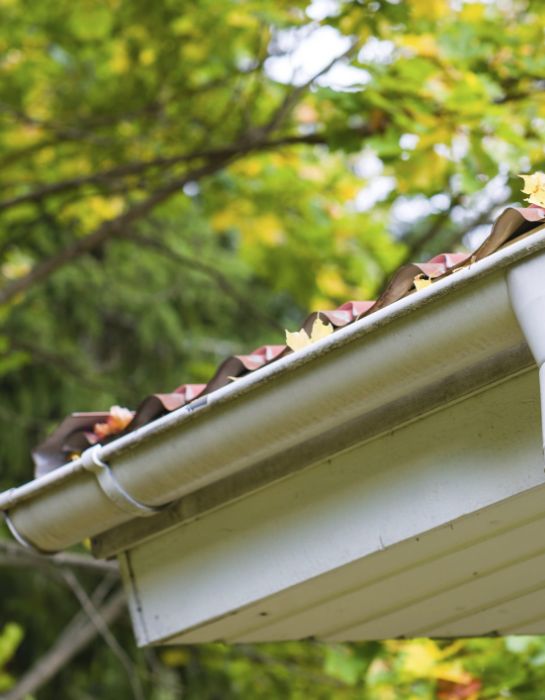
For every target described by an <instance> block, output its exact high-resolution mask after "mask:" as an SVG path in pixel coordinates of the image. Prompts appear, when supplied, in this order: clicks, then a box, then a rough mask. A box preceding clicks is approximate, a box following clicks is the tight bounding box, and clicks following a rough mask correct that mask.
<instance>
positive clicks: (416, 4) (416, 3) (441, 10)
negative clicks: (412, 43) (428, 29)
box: [411, 0, 451, 21]
mask: <svg viewBox="0 0 545 700" xmlns="http://www.w3.org/2000/svg"><path fill="white" fill-rule="evenodd" d="M450 12H451V9H450V4H449V2H448V0H412V3H411V13H412V15H413V17H414V18H415V19H417V20H418V19H427V20H432V21H433V20H437V19H441V17H444V16H445V15H447V14H449V13H450Z"/></svg>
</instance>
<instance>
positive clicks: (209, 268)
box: [125, 232, 283, 331]
mask: <svg viewBox="0 0 545 700" xmlns="http://www.w3.org/2000/svg"><path fill="white" fill-rule="evenodd" d="M125 238H126V239H130V240H132V241H135V242H137V243H140V244H141V245H143V246H146V247H147V248H150V249H151V250H154V251H155V252H156V253H159V254H160V255H164V256H165V257H166V258H168V259H169V260H170V261H172V262H175V263H178V264H180V265H184V266H186V267H189V268H191V269H192V270H193V271H195V272H200V273H202V274H204V275H206V276H207V277H209V278H210V279H212V280H213V281H214V282H215V283H216V284H217V285H218V287H219V288H220V289H221V290H222V291H223V292H224V293H225V294H228V295H229V296H230V297H231V298H232V299H233V300H234V301H235V302H236V303H237V304H238V305H239V306H240V307H241V308H242V309H244V310H245V311H246V313H248V315H250V316H251V317H253V318H255V319H256V320H258V321H260V322H261V323H263V324H265V325H267V326H269V327H271V328H273V329H274V330H275V331H282V330H283V329H282V326H281V325H280V324H278V323H277V322H276V321H275V320H274V319H273V318H271V317H270V316H267V314H264V313H262V312H261V311H260V310H259V309H258V308H256V307H255V306H254V305H253V304H251V303H249V302H248V300H247V299H246V298H245V297H244V296H242V295H241V294H239V292H238V291H237V290H236V289H235V287H234V286H233V285H232V284H231V282H230V281H229V280H228V279H227V277H226V276H225V275H224V274H223V273H222V272H220V271H219V270H217V269H216V268H215V267H214V266H213V265H210V264H208V263H206V262H203V261H202V260H198V259H197V258H193V257H191V256H189V255H184V254H182V253H179V252H177V251H175V250H172V248H170V247H169V246H167V245H166V244H165V243H163V242H161V241H158V240H156V239H155V238H150V237H149V236H145V235H143V234H140V233H136V232H132V233H130V234H128V235H127V236H125Z"/></svg>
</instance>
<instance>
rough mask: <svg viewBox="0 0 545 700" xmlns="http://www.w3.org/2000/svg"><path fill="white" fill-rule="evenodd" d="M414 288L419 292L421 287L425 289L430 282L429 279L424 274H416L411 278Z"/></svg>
mask: <svg viewBox="0 0 545 700" xmlns="http://www.w3.org/2000/svg"><path fill="white" fill-rule="evenodd" d="M413 282H414V287H415V289H416V290H417V291H418V292H419V291H420V290H421V289H426V287H429V286H430V284H431V280H430V279H429V278H428V277H424V275H416V277H415V278H414V280H413Z"/></svg>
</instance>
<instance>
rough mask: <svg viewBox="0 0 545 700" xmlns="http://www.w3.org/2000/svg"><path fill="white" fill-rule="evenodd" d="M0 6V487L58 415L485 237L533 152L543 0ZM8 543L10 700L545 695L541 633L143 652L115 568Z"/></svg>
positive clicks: (538, 137)
mask: <svg viewBox="0 0 545 700" xmlns="http://www.w3.org/2000/svg"><path fill="white" fill-rule="evenodd" d="M0 13H1V22H0V77H1V80H0V164H1V167H0V215H1V219H0V222H1V223H0V323H1V327H0V385H1V392H0V420H1V422H2V441H1V443H0V460H1V471H0V482H1V483H0V487H1V488H2V489H5V488H9V487H10V486H13V485H15V484H16V483H17V482H21V481H25V480H28V479H29V478H31V475H32V467H31V462H30V457H29V452H30V448H31V447H32V446H33V445H35V444H36V443H37V442H39V441H40V440H41V439H43V437H44V436H45V435H46V434H47V432H48V431H49V430H51V429H52V428H53V427H54V426H55V425H56V424H57V423H58V422H59V421H60V420H61V419H62V418H63V417H64V416H65V415H66V414H67V413H69V412H72V411H77V410H95V409H96V410H104V409H108V408H109V407H110V405H112V404H121V405H126V406H129V407H131V408H133V407H135V406H136V405H137V404H138V403H139V401H140V400H141V399H142V398H143V397H144V396H146V395H147V394H149V393H154V392H157V391H168V390H171V389H173V388H174V387H175V386H177V385H179V384H181V383H184V382H201V381H206V380H207V379H209V378H210V377H211V375H212V373H213V371H214V368H215V367H216V365H217V364H218V363H219V362H220V361H221V360H222V359H223V358H224V357H225V356H226V355H229V354H232V353H234V352H242V351H248V350H251V349H252V348H254V347H256V346H258V345H260V344H262V343H265V342H272V343H275V342H282V329H283V328H286V327H287V328H290V329H292V330H295V329H297V328H298V327H299V325H300V322H301V320H302V319H303V318H304V316H305V315H306V313H307V312H308V311H310V310H315V309H319V308H324V309H325V308H331V307H334V306H335V305H338V304H339V303H342V302H344V301H347V300H349V299H369V298H373V296H374V295H376V294H377V292H378V291H379V290H380V289H381V287H382V286H383V285H384V282H385V280H386V279H387V277H388V275H389V274H390V273H391V272H392V270H394V269H395V268H396V267H397V266H399V265H400V264H402V263H403V262H404V261H408V260H424V259H426V258H428V257H430V256H432V255H433V254H435V253H437V252H442V251H449V250H457V249H459V248H460V247H463V246H469V247H473V246H475V245H476V244H477V242H478V241H479V240H480V238H482V236H483V234H484V232H486V230H487V229H488V227H489V223H490V221H491V219H492V218H493V217H494V215H495V214H496V213H497V212H498V211H499V210H501V208H502V207H503V206H505V205H506V204H507V203H511V202H514V201H520V194H519V192H520V185H519V182H520V181H519V180H518V178H517V176H516V174H517V173H519V172H528V171H531V170H535V169H543V167H544V160H545V157H544V154H545V150H544V146H545V79H544V77H545V54H544V53H543V51H542V50H541V47H542V45H543V41H544V38H545V31H544V30H545V7H544V6H543V3H542V2H540V1H538V0H498V1H497V2H486V1H483V2H465V1H464V0H450V1H449V0H314V1H312V2H311V1H310V0H288V1H286V0H238V1H237V0H215V1H214V2H211V1H210V0H201V1H200V2H193V3H190V2H183V1H182V0H156V2H153V3H151V2H146V1H145V0H78V2H70V1H69V0H55V2H53V0H41V2H31V1H30V0H0ZM0 545H2V547H3V548H2V549H1V550H0V563H1V564H2V565H3V576H2V580H1V582H0V597H1V601H2V602H1V604H0V692H4V693H5V695H4V696H2V697H6V698H12V699H15V698H25V697H39V698H40V699H42V698H43V700H50V699H53V698H68V699H69V700H72V699H74V700H87V699H90V698H116V699H117V698H119V699H121V700H122V699H123V698H137V699H138V698H152V700H174V698H179V697H187V698H195V699H200V698H210V699H212V698H254V697H256V698H309V697H310V698H370V699H375V698H377V699H379V700H380V699H382V698H384V699H385V700H389V699H392V700H394V699H396V698H409V699H411V698H439V699H440V700H456V699H463V698H474V699H476V698H499V697H516V698H523V699H527V700H530V699H531V698H536V699H537V698H542V697H543V692H542V687H543V684H544V681H545V641H544V640H543V639H541V638H522V639H511V638H507V639H493V640H492V639H491V640H466V641H459V642H455V643H450V642H449V643H447V642H445V643H440V642H432V641H429V640H417V641H409V642H384V643H373V644H354V645H335V646H328V645H323V644H319V643H315V642H304V643H303V642H297V643H296V642H293V643H286V644H282V645H260V646H237V647H229V646H224V645H219V644H218V645H209V646H202V647H196V648H173V649H165V650H155V651H137V650H135V649H134V644H133V641H132V633H131V631H130V627H129V625H128V622H127V620H126V618H125V617H123V616H122V615H121V611H122V607H121V606H120V605H117V602H116V600H115V599H113V598H112V596H115V595H116V594H115V587H116V585H117V583H116V574H115V572H114V571H110V570H108V569H101V568H100V567H98V568H96V569H93V568H92V567H90V565H88V564H87V563H85V562H84V561H83V560H82V561H79V560H77V561H76V560H68V561H66V560H61V561H60V562H57V563H54V562H53V563H50V564H44V562H42V561H38V560H35V559H33V558H32V557H25V556H23V555H22V554H21V553H20V552H17V551H16V550H15V549H13V548H12V547H11V544H10V545H8V542H7V540H1V541H0ZM66 556H68V555H66ZM75 556H76V555H75ZM90 591H92V592H90ZM108 596H110V597H109V598H108ZM104 601H107V602H108V601H109V605H110V607H109V608H107V609H106V608H104V607H101V606H102V605H103V603H104ZM106 604H107V603H106ZM97 610H99V611H100V610H102V613H103V614H104V616H105V617H107V616H108V615H109V618H108V619H109V620H111V621H112V625H113V627H112V630H113V632H114V633H115V636H113V634H112V632H110V631H109V628H107V627H103V626H101V625H100V624H98V627H97V626H96V624H95V625H94V626H93V624H92V619H91V622H90V621H89V616H90V617H91V618H93V614H94V613H93V611H94V612H95V613H96V611H97ZM105 610H106V612H105ZM82 616H83V617H82ZM71 620H72V621H71ZM95 623H96V620H95ZM74 630H75V631H76V632H78V630H79V632H78V634H79V635H80V636H79V637H78V638H79V639H81V638H82V636H83V638H84V642H85V643H83V644H82V645H81V646H80V647H77V645H74V643H73V640H74V638H75V637H74ZM85 631H86V632H85ZM70 634H72V636H70ZM85 634H87V637H85ZM63 635H64V636H63ZM75 636H76V637H77V634H76V635H75ZM85 640H87V641H85ZM63 645H64V646H63ZM67 649H68V650H69V652H70V651H71V652H72V653H67ZM80 650H84V651H82V653H78V654H76V652H77V651H80ZM63 654H64V655H63ZM29 677H30V678H31V680H32V679H34V685H32V684H30V685H27V686H25V685H24V684H25V682H27V681H28V679H29ZM17 682H19V684H18V685H17ZM14 684H16V685H15V686H14ZM9 687H12V690H11V691H9V690H8V689H9ZM37 688H39V690H37Z"/></svg>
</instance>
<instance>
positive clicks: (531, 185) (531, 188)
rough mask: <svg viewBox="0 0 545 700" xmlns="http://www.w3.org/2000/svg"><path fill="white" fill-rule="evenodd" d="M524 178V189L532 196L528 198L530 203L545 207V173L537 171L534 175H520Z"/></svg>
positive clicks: (525, 192)
mask: <svg viewBox="0 0 545 700" xmlns="http://www.w3.org/2000/svg"><path fill="white" fill-rule="evenodd" d="M519 177H521V178H522V179H523V180H524V187H523V188H522V191H523V192H524V194H529V195H530V196H529V197H528V198H527V199H526V201H527V202H530V204H537V205H538V206H540V207H545V173H541V172H537V173H533V175H520V176H519Z"/></svg>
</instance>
